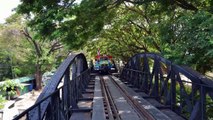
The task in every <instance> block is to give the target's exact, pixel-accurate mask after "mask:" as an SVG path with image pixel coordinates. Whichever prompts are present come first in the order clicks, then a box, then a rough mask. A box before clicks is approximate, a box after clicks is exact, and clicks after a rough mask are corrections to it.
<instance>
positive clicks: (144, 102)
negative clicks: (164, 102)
mask: <svg viewBox="0 0 213 120" xmlns="http://www.w3.org/2000/svg"><path fill="white" fill-rule="evenodd" d="M111 77H112V78H113V79H114V80H115V81H116V82H117V83H118V84H119V85H120V86H121V87H122V88H124V89H125V91H126V92H127V93H129V94H130V95H132V97H133V99H135V100H136V101H138V102H139V103H140V104H141V105H142V106H143V107H144V108H145V109H146V110H147V111H148V112H149V113H150V114H151V115H152V116H153V117H154V118H156V119H158V120H171V118H169V117H168V116H167V115H165V114H164V113H163V112H161V111H160V110H158V109H157V108H156V107H155V106H153V105H152V104H150V103H149V102H148V101H147V100H145V99H143V98H142V97H141V96H140V95H139V94H138V93H136V92H135V91H134V90H132V89H131V88H129V87H127V86H126V85H125V84H124V83H122V82H121V81H120V80H119V79H118V78H117V77H115V76H111Z"/></svg>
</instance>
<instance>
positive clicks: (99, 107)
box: [92, 76, 106, 120]
mask: <svg viewBox="0 0 213 120" xmlns="http://www.w3.org/2000/svg"><path fill="white" fill-rule="evenodd" d="M105 119H106V116H105V111H104V104H103V96H102V93H101V84H100V78H99V77H98V76H96V77H95V90H94V98H93V111H92V120H105Z"/></svg>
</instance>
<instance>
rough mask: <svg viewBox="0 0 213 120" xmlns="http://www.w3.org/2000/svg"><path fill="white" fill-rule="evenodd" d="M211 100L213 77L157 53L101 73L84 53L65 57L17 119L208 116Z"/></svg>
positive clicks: (192, 118) (124, 119) (126, 119)
mask: <svg viewBox="0 0 213 120" xmlns="http://www.w3.org/2000/svg"><path fill="white" fill-rule="evenodd" d="M212 105H213V81H212V80H210V79H208V78H206V77H204V76H203V75H201V74H200V73H198V72H196V71H194V70H192V69H190V68H188V67H181V66H178V65H175V64H173V63H172V62H171V61H169V60H167V59H165V58H163V57H161V56H160V55H158V54H154V53H141V54H136V55H135V56H133V57H131V58H130V59H129V61H128V63H127V64H126V65H125V67H124V68H123V70H122V72H121V73H120V74H111V75H98V74H94V73H91V70H90V68H89V67H88V65H87V61H86V58H85V56H84V55H83V54H82V53H80V54H72V55H70V56H68V57H67V58H66V59H65V60H64V62H63V63H62V64H61V65H60V66H59V68H58V69H57V71H56V72H55V74H54V75H53V77H52V78H51V80H50V82H49V83H48V84H47V85H46V86H45V88H44V89H43V91H42V93H41V94H40V96H39V97H38V99H37V101H36V103H35V104H34V105H33V106H31V107H30V108H28V109H27V110H25V111H24V112H22V113H21V114H19V115H18V116H16V117H15V118H14V120H22V119H27V120H108V119H109V120H114V119H115V120H132V119H134V120H143V119H148V120H152V119H164V120H167V119H172V120H174V119H176V120H180V119H190V120H206V119H211V117H213V115H212V113H213V112H211V111H213V108H212Z"/></svg>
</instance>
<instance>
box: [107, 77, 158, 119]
mask: <svg viewBox="0 0 213 120" xmlns="http://www.w3.org/2000/svg"><path fill="white" fill-rule="evenodd" d="M108 77H109V79H110V80H111V81H112V82H113V83H114V85H115V86H116V87H117V88H118V89H119V90H120V92H121V94H122V95H123V97H125V99H126V100H127V101H128V103H129V104H130V105H131V106H132V107H133V108H135V110H136V112H137V113H138V115H139V117H140V118H143V119H144V118H145V119H147V120H155V118H154V117H153V116H152V115H151V114H150V113H149V112H148V111H147V110H146V109H145V108H144V107H143V106H142V105H141V104H140V103H139V102H138V101H136V100H135V99H133V98H132V96H131V95H129V94H128V93H127V92H126V90H124V89H123V88H122V87H121V86H120V85H119V84H118V83H117V82H116V81H115V80H114V79H113V78H112V77H111V76H108Z"/></svg>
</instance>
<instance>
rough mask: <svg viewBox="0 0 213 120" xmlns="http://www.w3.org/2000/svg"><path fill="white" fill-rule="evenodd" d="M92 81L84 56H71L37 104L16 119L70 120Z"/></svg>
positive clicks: (57, 72)
mask: <svg viewBox="0 0 213 120" xmlns="http://www.w3.org/2000/svg"><path fill="white" fill-rule="evenodd" d="M89 80H90V70H89V69H88V66H87V62H86V58H85V56H84V55H83V54H77V55H71V56H69V57H68V58H67V59H66V60H65V61H64V62H63V63H62V64H61V65H60V66H59V68H58V69H57V71H56V72H55V74H54V75H53V77H52V78H51V80H50V81H49V82H48V84H47V85H46V86H45V88H44V90H43V91H42V93H41V94H40V96H39V97H38V99H37V101H36V103H35V104H34V105H33V106H31V107H30V108H28V109H27V110H25V111H24V112H22V113H21V114H19V115H18V116H16V117H15V120H20V119H27V120H42V119H47V120H48V119H49V120H62V119H63V120H68V119H69V118H70V116H71V115H72V111H73V110H76V109H78V106H77V102H78V100H79V99H81V98H82V92H83V91H84V90H85V88H86V85H87V84H88V82H89Z"/></svg>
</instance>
